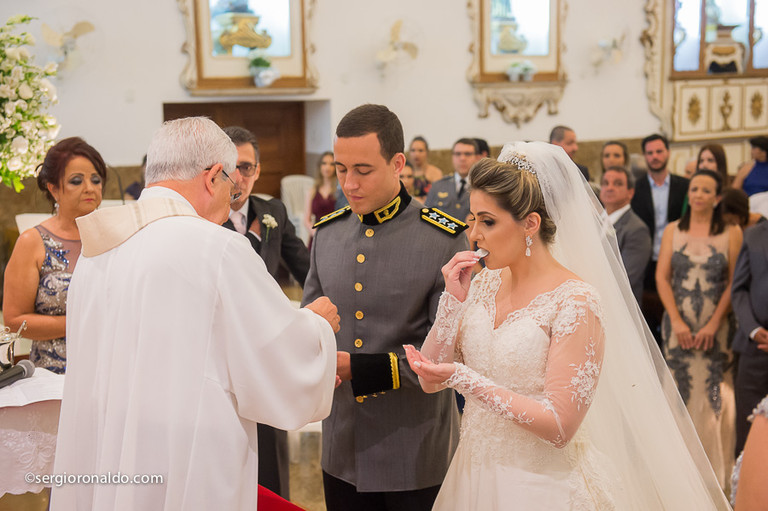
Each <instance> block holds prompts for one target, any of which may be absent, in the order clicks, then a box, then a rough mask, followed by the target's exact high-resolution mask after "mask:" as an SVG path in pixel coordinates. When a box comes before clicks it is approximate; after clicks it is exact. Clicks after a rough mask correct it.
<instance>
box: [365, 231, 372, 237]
mask: <svg viewBox="0 0 768 511" xmlns="http://www.w3.org/2000/svg"><path fill="white" fill-rule="evenodd" d="M365 235H366V236H367V237H369V238H372V237H373V229H366V230H365Z"/></svg>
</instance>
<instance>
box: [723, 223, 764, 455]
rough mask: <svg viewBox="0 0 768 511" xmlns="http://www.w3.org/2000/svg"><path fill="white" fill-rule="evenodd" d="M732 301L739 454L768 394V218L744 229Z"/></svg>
mask: <svg viewBox="0 0 768 511" xmlns="http://www.w3.org/2000/svg"><path fill="white" fill-rule="evenodd" d="M731 302H732V304H733V310H734V312H735V313H736V319H737V320H738V323H739V329H738V330H737V332H736V335H735V336H734V338H733V351H735V352H737V353H739V354H740V355H741V356H740V357H739V367H738V371H736V383H735V392H736V454H737V455H738V454H739V453H740V452H741V450H742V449H743V448H744V442H745V441H746V439H747V433H748V432H749V421H747V417H748V416H749V415H750V414H751V413H752V410H753V409H754V408H755V406H757V404H758V403H759V402H760V401H761V400H762V399H763V397H765V395H766V394H768V222H761V223H759V224H757V225H755V226H754V227H751V228H749V229H747V230H746V231H745V232H744V244H743V245H742V247H741V252H740V253H739V258H738V259H737V260H736V269H735V270H734V274H733V287H732V288H731Z"/></svg>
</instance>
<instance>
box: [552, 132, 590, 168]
mask: <svg viewBox="0 0 768 511" xmlns="http://www.w3.org/2000/svg"><path fill="white" fill-rule="evenodd" d="M549 143H550V144H554V145H559V146H560V147H562V148H563V149H564V150H565V152H566V154H568V156H570V157H571V160H573V157H574V156H575V155H576V151H578V150H579V143H578V142H577V141H576V132H575V131H573V130H572V129H571V128H569V127H568V126H555V127H554V128H552V131H550V132H549ZM574 163H576V162H574ZM576 166H577V167H579V170H580V171H581V173H582V174H583V175H584V179H586V180H587V181H589V169H588V168H587V167H585V166H584V165H579V164H578V163H576Z"/></svg>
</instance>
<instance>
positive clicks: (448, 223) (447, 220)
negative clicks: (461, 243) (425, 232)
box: [421, 208, 469, 236]
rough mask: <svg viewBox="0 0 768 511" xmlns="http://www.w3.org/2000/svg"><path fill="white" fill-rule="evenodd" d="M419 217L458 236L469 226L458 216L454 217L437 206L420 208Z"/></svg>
mask: <svg viewBox="0 0 768 511" xmlns="http://www.w3.org/2000/svg"><path fill="white" fill-rule="evenodd" d="M421 219H422V220H424V221H425V222H427V223H428V224H430V225H432V226H435V227H437V228H439V229H440V230H441V231H443V232H446V233H448V234H450V235H451V236H458V235H459V234H460V233H462V232H464V230H465V229H466V228H467V227H469V226H468V225H467V224H465V223H464V222H462V221H461V220H459V219H458V218H454V217H452V216H451V215H449V214H447V213H444V212H442V211H440V210H439V209H437V208H421Z"/></svg>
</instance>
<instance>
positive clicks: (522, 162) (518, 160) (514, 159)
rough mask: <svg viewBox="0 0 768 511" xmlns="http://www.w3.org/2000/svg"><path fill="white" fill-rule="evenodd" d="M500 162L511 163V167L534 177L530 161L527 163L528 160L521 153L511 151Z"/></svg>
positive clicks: (534, 171)
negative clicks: (514, 166) (513, 166)
mask: <svg viewBox="0 0 768 511" xmlns="http://www.w3.org/2000/svg"><path fill="white" fill-rule="evenodd" d="M502 161H503V162H504V163H511V164H513V165H516V166H517V167H518V168H520V169H524V170H527V171H528V172H530V173H531V174H533V175H534V176H535V175H536V169H535V168H534V167H533V164H532V163H531V162H530V161H528V158H527V157H526V156H525V155H524V154H522V153H518V152H517V151H513V152H511V153H509V155H506V156H504V159H503V160H502Z"/></svg>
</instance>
